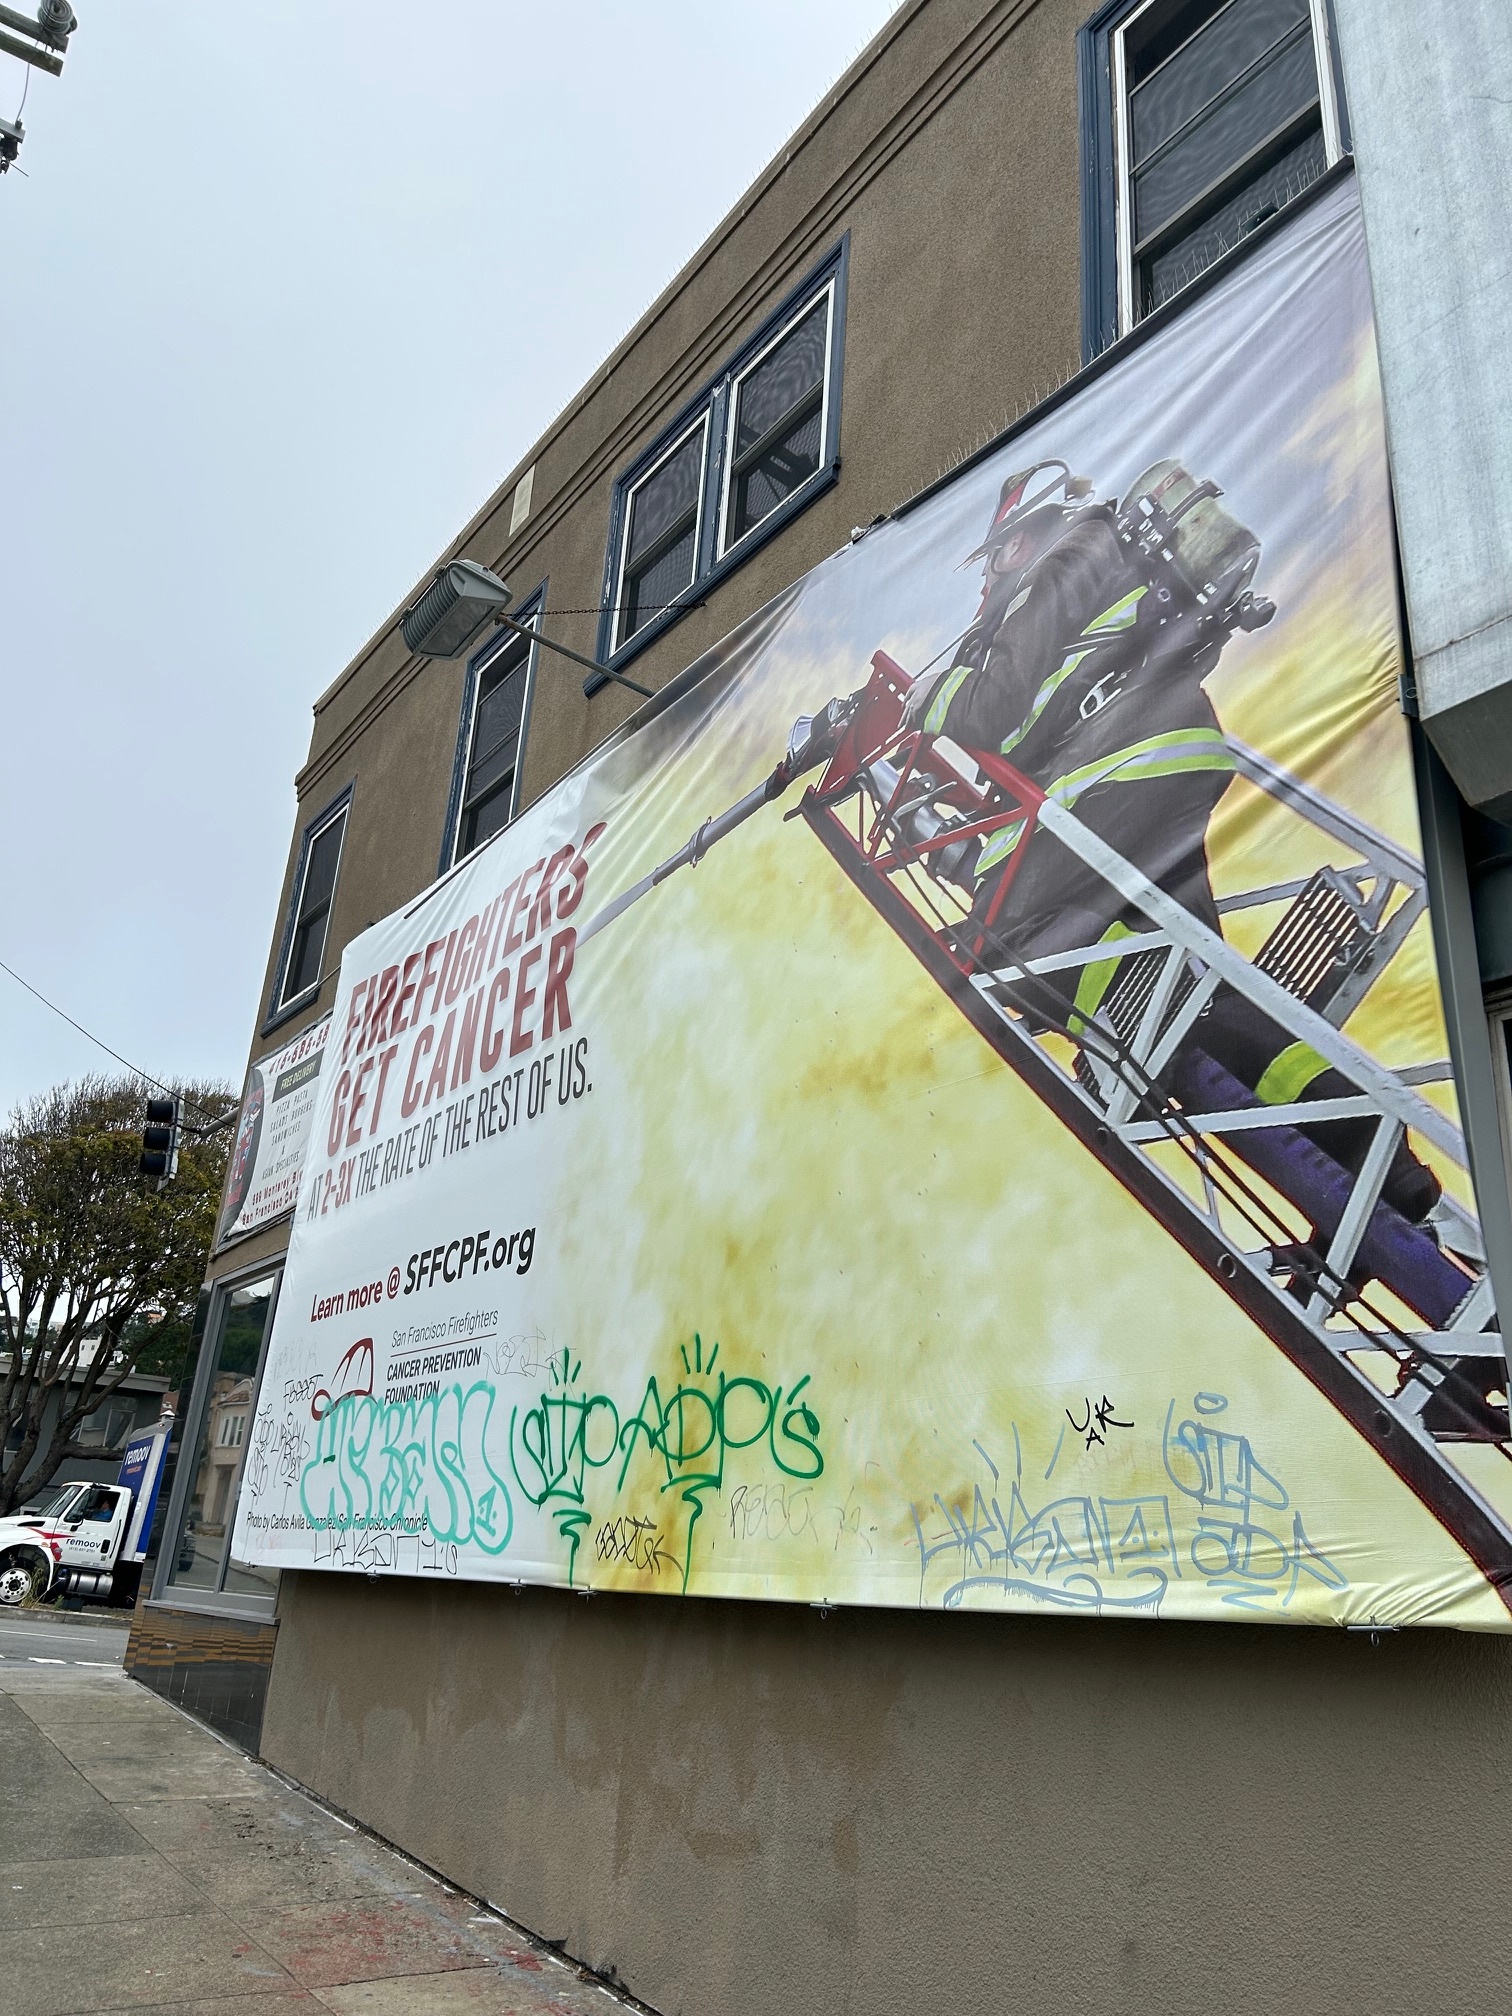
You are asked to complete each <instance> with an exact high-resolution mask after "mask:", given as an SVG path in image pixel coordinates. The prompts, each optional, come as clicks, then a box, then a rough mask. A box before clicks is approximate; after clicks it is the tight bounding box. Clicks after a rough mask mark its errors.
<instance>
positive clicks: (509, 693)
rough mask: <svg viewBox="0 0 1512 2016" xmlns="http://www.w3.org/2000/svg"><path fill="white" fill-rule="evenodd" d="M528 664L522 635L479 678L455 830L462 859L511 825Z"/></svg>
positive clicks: (458, 856)
mask: <svg viewBox="0 0 1512 2016" xmlns="http://www.w3.org/2000/svg"><path fill="white" fill-rule="evenodd" d="M529 666H530V646H529V644H528V643H527V642H526V640H525V639H524V638H523V637H518V638H516V639H515V641H514V643H512V644H510V645H508V646H507V647H506V648H505V649H504V650H502V651H501V652H500V653H499V655H498V656H497V657H496V658H495V659H493V660H492V662H491V663H490V664H488V665H486V666H485V667H484V669H483V672H482V674H481V676H480V678H479V681H478V702H477V706H476V708H475V710H474V713H473V733H472V747H471V749H470V750H469V752H468V763H467V776H466V779H465V780H464V786H463V792H462V817H461V819H460V821H459V822H458V831H457V859H458V860H459V861H460V860H461V858H462V856H463V855H464V854H470V853H471V852H472V850H473V849H474V847H479V846H481V845H482V843H483V842H484V841H485V840H487V839H489V838H490V837H491V836H492V835H493V834H495V833H497V832H498V830H499V828H500V827H501V826H507V825H508V823H509V811H510V798H511V794H512V789H513V785H514V774H515V763H516V758H517V756H518V754H519V746H520V723H521V720H522V718H523V716H524V712H525V681H526V676H527V673H528V670H529Z"/></svg>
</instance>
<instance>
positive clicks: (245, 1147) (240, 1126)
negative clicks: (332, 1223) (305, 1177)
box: [216, 1015, 331, 1247]
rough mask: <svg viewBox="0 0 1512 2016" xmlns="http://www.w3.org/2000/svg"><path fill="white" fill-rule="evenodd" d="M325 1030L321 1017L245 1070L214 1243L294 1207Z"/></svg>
mask: <svg viewBox="0 0 1512 2016" xmlns="http://www.w3.org/2000/svg"><path fill="white" fill-rule="evenodd" d="M330 1030H331V1018H330V1016H329V1015H327V1016H324V1017H323V1018H322V1019H321V1020H320V1021H319V1022H314V1023H312V1024H311V1025H310V1027H309V1028H308V1029H302V1030H301V1031H300V1033H299V1034H298V1035H297V1036H296V1037H295V1038H294V1040H293V1042H292V1043H286V1044H285V1045H284V1047H283V1049H282V1050H275V1051H274V1052H273V1054H272V1055H271V1056H270V1057H261V1058H259V1059H258V1061H257V1062H256V1063H255V1064H254V1065H253V1066H252V1068H251V1070H250V1071H249V1072H248V1073H247V1089H246V1091H245V1093H243V1095H242V1104H241V1115H240V1118H239V1119H238V1121H237V1126H236V1145H235V1147H234V1148H233V1149H232V1150H231V1168H230V1171H229V1173H228V1175H227V1178H226V1201H225V1204H224V1206H223V1208H222V1211H221V1227H220V1237H219V1238H218V1240H217V1241H216V1244H217V1246H218V1247H219V1246H229V1245H230V1244H231V1242H232V1240H234V1239H244V1238H246V1236H247V1234H248V1233H249V1232H257V1231H260V1230H261V1229H262V1227H263V1226H264V1225H271V1224H272V1223H273V1221H274V1219H275V1218H282V1217H283V1216H284V1214H285V1213H286V1212H289V1211H292V1210H293V1208H294V1205H295V1203H296V1201H297V1199H298V1197H299V1179H300V1177H301V1175H302V1174H303V1173H304V1159H305V1149H306V1148H307V1147H308V1146H309V1141H310V1122H311V1120H312V1119H313V1118H314V1114H315V1098H316V1093H317V1091H318V1090H319V1085H320V1060H321V1058H322V1057H323V1056H324V1055H325V1045H326V1037H327V1036H328V1035H329V1034H330Z"/></svg>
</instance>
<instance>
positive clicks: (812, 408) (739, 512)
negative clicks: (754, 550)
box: [720, 288, 835, 549]
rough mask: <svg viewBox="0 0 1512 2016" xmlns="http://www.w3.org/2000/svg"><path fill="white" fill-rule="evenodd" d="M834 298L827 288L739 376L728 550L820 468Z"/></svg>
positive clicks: (728, 489) (728, 482)
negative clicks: (797, 319) (826, 365)
mask: <svg viewBox="0 0 1512 2016" xmlns="http://www.w3.org/2000/svg"><path fill="white" fill-rule="evenodd" d="M834 298H835V297H834V290H833V288H826V290H825V292H824V293H823V294H822V295H821V296H820V298H819V300H818V301H816V302H815V304H814V306H813V307H812V308H808V309H805V311H804V313H803V315H802V317H801V319H800V320H799V321H798V322H796V323H795V324H793V325H792V326H791V327H790V328H788V329H784V330H783V332H782V333H781V335H779V336H778V337H777V338H776V339H775V341H774V342H773V343H772V345H771V347H770V348H769V349H768V350H766V351H765V352H764V353H763V355H762V356H761V357H760V358H758V360H757V361H756V362H755V363H754V364H752V365H751V366H750V368H749V369H748V370H747V371H745V372H744V373H742V375H741V376H740V377H739V378H737V379H736V380H735V393H734V398H733V400H732V402H731V410H730V449H729V457H728V468H729V473H728V475H727V477H726V479H725V499H724V525H723V528H722V536H721V539H720V545H721V547H722V548H726V549H727V548H729V547H731V546H733V545H734V544H735V542H736V541H737V540H739V539H743V538H744V537H745V535H746V534H747V532H750V531H752V530H753V529H754V528H755V527H756V526H757V525H759V524H760V523H761V521H762V520H763V519H764V518H767V517H769V516H770V515H771V513H772V512H773V511H775V510H776V509H777V506H778V505H779V504H781V503H782V502H783V501H784V500H785V499H786V498H788V497H790V496H791V495H792V494H793V492H794V491H795V490H797V489H798V488H800V486H801V485H803V484H804V483H806V482H807V481H808V479H809V478H810V477H811V476H813V475H814V474H816V472H817V471H818V468H819V463H820V458H821V455H822V453H823V446H824V395H825V389H826V386H827V383H828V373H827V372H826V370H825V363H826V359H827V357H828V354H829V327H830V314H831V311H832V309H833V306H834Z"/></svg>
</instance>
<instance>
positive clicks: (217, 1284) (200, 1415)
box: [147, 1259, 284, 1618]
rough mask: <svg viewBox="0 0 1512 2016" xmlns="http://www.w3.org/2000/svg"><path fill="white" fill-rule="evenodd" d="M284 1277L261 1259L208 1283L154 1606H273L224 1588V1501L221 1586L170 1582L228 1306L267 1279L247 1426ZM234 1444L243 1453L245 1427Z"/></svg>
mask: <svg viewBox="0 0 1512 2016" xmlns="http://www.w3.org/2000/svg"><path fill="white" fill-rule="evenodd" d="M283 1277H284V1269H283V1261H282V1260H281V1259H276V1260H273V1261H271V1262H269V1261H268V1260H261V1261H255V1262H253V1263H252V1264H251V1265H249V1266H246V1267H240V1268H238V1269H237V1270H236V1271H235V1272H234V1273H229V1274H220V1275H217V1276H216V1278H215V1280H214V1281H213V1282H212V1283H211V1284H210V1289H209V1297H208V1304H207V1307H206V1312H205V1327H204V1330H203V1332H202V1333H201V1339H200V1347H199V1357H198V1360H197V1362H196V1364H195V1368H194V1383H193V1387H192V1390H191V1392H190V1396H189V1404H188V1406H187V1407H186V1408H185V1409H184V1411H183V1417H182V1425H181V1427H180V1428H179V1429H178V1431H177V1434H178V1453H177V1460H176V1462H175V1465H174V1474H173V1484H172V1489H171V1491H170V1493H169V1498H168V1511H167V1515H166V1517H165V1518H164V1520H163V1529H162V1539H161V1541H160V1542H159V1545H158V1552H157V1559H156V1561H155V1562H154V1563H153V1570H152V1589H151V1594H150V1595H149V1597H148V1599H147V1600H148V1602H149V1604H151V1605H152V1606H153V1607H154V1608H162V1609H167V1610H194V1611H202V1612H208V1613H211V1614H214V1615H217V1616H226V1617H247V1618H271V1617H272V1616H273V1615H274V1614H275V1612H276V1610H277V1606H278V1595H277V1591H276V1590H275V1591H274V1593H273V1594H272V1595H269V1596H249V1595H247V1594H246V1593H245V1592H244V1591H236V1590H227V1589H226V1588H225V1587H224V1586H223V1585H224V1583H225V1579H226V1569H227V1565H228V1563H229V1562H230V1559H231V1538H232V1534H233V1532H234V1530H235V1524H236V1511H235V1506H234V1504H228V1506H227V1508H226V1509H227V1512H228V1514H229V1518H228V1520H227V1530H226V1545H225V1552H224V1553H223V1554H222V1556H221V1564H220V1580H221V1584H222V1586H221V1587H219V1588H216V1589H193V1588H189V1587H187V1586H186V1587H183V1588H180V1587H179V1586H178V1585H177V1584H176V1583H175V1582H174V1581H173V1569H174V1566H175V1564H176V1563H177V1561H178V1553H179V1548H180V1546H181V1545H182V1543H183V1537H184V1517H185V1514H186V1512H187V1510H188V1505H189V1493H190V1490H191V1488H192V1486H193V1482H194V1468H195V1456H196V1453H197V1451H198V1449H199V1441H200V1436H201V1434H202V1433H203V1432H204V1431H205V1429H206V1427H207V1425H208V1415H209V1409H210V1382H211V1379H212V1377H213V1376H214V1370H215V1362H216V1360H217V1358H218V1357H219V1356H220V1349H221V1337H222V1328H223V1325H224V1321H225V1314H226V1308H227V1305H228V1304H229V1302H230V1300H231V1297H232V1296H233V1295H234V1294H235V1293H236V1292H237V1290H238V1289H241V1288H250V1287H252V1286H253V1285H254V1284H255V1283H257V1282H259V1281H271V1282H272V1288H271V1290H270V1294H269V1301H268V1320H267V1323H266V1324H265V1325H264V1328H263V1335H262V1343H261V1345H260V1346H259V1348H258V1353H257V1367H256V1370H255V1371H254V1373H253V1375H252V1396H251V1400H250V1402H249V1404H248V1407H247V1413H246V1419H247V1421H248V1423H249V1424H250V1423H251V1421H253V1420H254V1419H255V1418H256V1414H257V1403H258V1401H259V1400H260V1399H261V1398H262V1382H263V1375H264V1373H265V1372H266V1371H267V1365H268V1347H269V1345H270V1344H271V1343H272V1341H273V1326H274V1324H275V1323H276V1322H277V1320H278V1302H279V1297H280V1295H281V1294H282V1292H283ZM238 1447H239V1448H240V1449H241V1450H243V1451H244V1452H245V1450H246V1431H245V1429H244V1430H243V1434H242V1442H241V1443H240V1444H239V1445H238ZM246 1467H247V1463H246V1454H245V1453H243V1455H242V1460H241V1464H240V1468H239V1472H238V1477H237V1486H236V1492H237V1499H238V1500H239V1499H240V1497H241V1484H242V1479H243V1478H244V1477H245V1475H246ZM274 1572H275V1573H276V1572H277V1571H276V1570H275V1571H274Z"/></svg>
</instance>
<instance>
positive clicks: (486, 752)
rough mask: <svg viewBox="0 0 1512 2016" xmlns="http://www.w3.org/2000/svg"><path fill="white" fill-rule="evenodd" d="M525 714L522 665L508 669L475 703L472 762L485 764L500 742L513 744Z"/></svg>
mask: <svg viewBox="0 0 1512 2016" xmlns="http://www.w3.org/2000/svg"><path fill="white" fill-rule="evenodd" d="M524 711H525V665H524V663H519V664H515V665H512V666H510V667H509V668H508V670H507V671H506V673H505V675H504V676H503V677H502V678H501V679H500V680H499V681H498V682H497V683H496V684H495V685H493V686H490V687H488V688H487V689H486V690H485V691H484V693H483V696H482V698H481V699H480V700H479V702H478V712H477V717H476V719H475V722H474V725H473V746H472V760H473V764H474V765H475V766H476V765H477V764H479V763H483V762H486V761H487V760H488V758H489V757H491V756H492V755H493V754H494V752H495V750H497V749H498V748H499V746H500V745H501V744H502V743H504V742H513V741H514V740H515V739H516V738H517V737H518V735H519V732H520V718H521V716H522V715H523V713H524Z"/></svg>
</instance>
